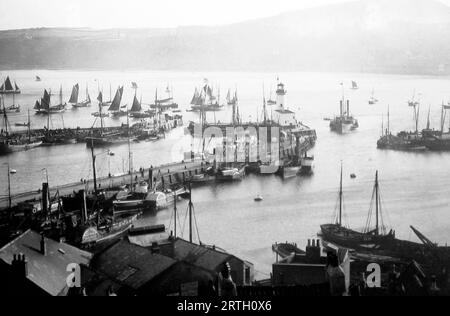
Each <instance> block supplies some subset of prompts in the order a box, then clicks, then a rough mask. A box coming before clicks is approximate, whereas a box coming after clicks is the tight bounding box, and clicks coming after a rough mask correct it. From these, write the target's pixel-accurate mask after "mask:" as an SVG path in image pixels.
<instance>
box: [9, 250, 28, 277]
mask: <svg viewBox="0 0 450 316" xmlns="http://www.w3.org/2000/svg"><path fill="white" fill-rule="evenodd" d="M11 267H12V270H13V273H14V276H13V277H19V278H26V277H28V262H27V261H26V260H25V255H23V254H19V255H14V256H13V261H12V262H11Z"/></svg>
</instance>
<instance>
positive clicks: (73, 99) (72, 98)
mask: <svg viewBox="0 0 450 316" xmlns="http://www.w3.org/2000/svg"><path fill="white" fill-rule="evenodd" d="M79 91H80V86H79V85H78V83H77V84H76V85H74V86H73V88H72V94H71V95H70V100H69V103H71V104H72V107H74V108H86V107H88V106H91V97H90V96H89V91H88V87H87V85H86V99H85V100H84V101H81V102H78V95H79Z"/></svg>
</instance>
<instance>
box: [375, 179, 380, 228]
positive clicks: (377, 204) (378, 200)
mask: <svg viewBox="0 0 450 316" xmlns="http://www.w3.org/2000/svg"><path fill="white" fill-rule="evenodd" d="M378 187H379V185H378V170H377V173H376V174H375V198H376V202H375V204H376V230H375V234H376V235H377V236H378V235H379V223H378V221H379V219H378V218H379V216H378V212H379V211H380V208H379V205H380V195H379V190H378Z"/></svg>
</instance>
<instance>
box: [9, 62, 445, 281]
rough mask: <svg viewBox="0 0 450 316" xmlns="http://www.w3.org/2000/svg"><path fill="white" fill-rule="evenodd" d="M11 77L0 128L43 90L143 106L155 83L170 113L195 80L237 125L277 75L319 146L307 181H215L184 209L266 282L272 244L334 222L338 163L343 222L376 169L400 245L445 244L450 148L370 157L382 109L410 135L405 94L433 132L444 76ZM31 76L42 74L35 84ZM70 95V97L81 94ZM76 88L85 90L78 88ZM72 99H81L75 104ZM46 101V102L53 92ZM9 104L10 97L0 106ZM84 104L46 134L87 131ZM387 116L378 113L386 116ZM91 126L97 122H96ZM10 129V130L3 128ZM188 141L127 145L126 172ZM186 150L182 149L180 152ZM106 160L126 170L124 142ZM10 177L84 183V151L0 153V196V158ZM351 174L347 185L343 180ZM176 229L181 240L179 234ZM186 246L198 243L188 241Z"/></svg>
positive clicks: (356, 217)
mask: <svg viewBox="0 0 450 316" xmlns="http://www.w3.org/2000/svg"><path fill="white" fill-rule="evenodd" d="M1 75H2V76H6V75H9V76H10V77H11V78H13V79H15V80H16V81H17V83H18V85H19V86H20V87H21V89H22V91H23V93H22V94H21V95H19V96H17V98H16V102H17V103H19V104H20V105H21V106H22V113H20V114H12V115H10V118H9V119H10V122H11V125H14V123H16V122H25V121H26V120H27V118H26V116H27V111H26V109H27V108H30V109H32V107H33V105H34V102H35V100H36V99H37V98H39V97H40V96H41V95H42V92H43V89H44V88H47V89H51V90H52V91H53V92H54V93H56V92H57V91H58V90H59V87H60V85H61V84H62V86H63V91H64V99H65V100H67V99H68V98H69V95H70V91H71V87H72V85H73V84H75V83H79V84H80V85H81V87H82V88H83V89H84V87H85V86H86V85H88V86H89V91H90V93H91V99H93V100H94V99H95V98H96V96H97V93H98V87H100V88H103V92H104V95H105V98H106V99H108V98H109V84H110V83H111V85H112V87H113V91H112V94H114V92H115V88H116V87H117V86H118V85H124V86H125V95H124V98H123V102H124V103H128V104H131V102H132V97H133V93H134V92H133V90H132V89H131V82H132V81H135V82H137V84H138V86H139V89H138V91H137V95H138V98H139V97H140V96H141V95H142V100H143V102H144V103H151V102H152V100H153V99H154V96H155V89H156V88H158V91H159V95H164V90H165V88H166V86H167V85H168V84H169V85H170V86H172V87H173V92H174V97H175V99H176V101H177V102H178V103H179V104H180V107H181V109H183V112H184V110H186V109H188V108H189V105H188V104H189V102H190V100H191V98H192V94H193V91H194V88H195V87H196V86H199V85H201V84H202V83H203V79H204V78H208V79H209V82H210V83H212V84H214V85H215V86H219V85H220V88H221V91H222V98H224V97H225V95H226V92H227V89H228V88H231V89H234V88H235V87H237V88H238V95H239V100H240V109H241V112H242V116H243V117H244V119H247V120H248V119H253V120H255V119H256V117H257V116H258V114H257V113H258V112H260V111H261V107H262V90H263V85H265V88H266V97H268V96H269V91H270V88H272V91H274V90H275V83H276V76H279V77H280V79H281V80H282V81H283V82H284V83H285V84H286V88H287V90H288V96H287V103H288V105H289V107H290V109H291V110H293V111H295V112H296V113H297V118H299V119H300V120H301V121H303V122H304V123H305V124H307V125H309V126H311V127H313V128H315V129H316V130H317V133H318V142H317V145H316V147H315V148H314V150H313V151H312V153H313V154H314V156H315V159H316V160H315V165H316V168H315V173H314V175H313V176H312V177H309V178H297V179H292V180H290V181H286V182H283V181H282V180H281V179H279V178H277V177H264V178H261V177H254V176H250V177H248V178H247V179H245V180H244V181H242V182H241V183H237V184H232V185H231V184H220V185H216V186H212V187H202V188H198V189H195V191H194V193H193V198H194V203H195V213H196V219H197V224H198V230H199V235H200V239H201V241H202V242H204V243H207V244H215V245H217V246H220V247H222V248H224V249H226V250H227V251H229V252H232V253H234V254H236V255H238V256H241V257H242V258H245V259H247V260H249V261H251V262H253V263H255V265H256V269H257V270H258V271H259V272H261V274H260V276H261V277H264V276H266V275H267V274H268V273H269V272H270V270H271V263H272V262H273V261H274V255H273V254H272V252H271V245H272V244H273V243H274V242H276V241H279V242H284V241H290V242H297V243H298V244H299V245H300V246H304V245H305V243H306V240H307V238H312V237H314V236H315V235H316V233H317V232H318V231H319V225H320V224H323V223H327V222H330V221H332V220H333V216H334V213H335V206H336V200H337V190H338V185H339V168H340V163H341V161H343V164H344V174H345V176H344V189H345V202H346V203H345V209H346V220H347V223H348V224H349V225H350V226H352V227H354V228H362V227H363V226H364V224H365V222H366V216H367V213H368V210H369V207H370V199H371V193H372V186H373V181H374V175H375V171H376V170H379V172H380V182H381V190H382V197H383V214H384V219H385V222H386V224H387V225H389V226H391V227H392V228H394V229H395V230H396V231H397V235H398V236H399V237H400V238H403V239H407V240H416V238H415V237H414V235H413V234H412V232H411V230H410V228H409V225H413V226H415V227H417V228H418V229H419V230H421V231H422V232H423V233H424V234H425V235H426V236H428V237H429V238H430V239H431V240H433V241H436V242H439V243H441V244H444V243H446V242H447V241H450V231H449V227H450V216H449V212H450V208H449V202H450V194H449V191H450V153H402V152H393V151H379V150H377V149H376V141H377V139H378V137H379V135H380V133H381V122H382V114H383V113H386V112H387V107H388V105H389V106H390V113H391V129H392V130H393V131H399V130H403V129H413V127H414V123H413V115H412V111H411V109H410V108H408V106H407V104H406V102H407V100H408V99H409V98H411V97H412V95H413V93H414V91H416V93H415V94H416V98H420V99H421V102H422V112H421V126H422V127H424V126H425V124H426V116H427V112H428V108H429V107H430V108H431V123H432V125H433V126H434V127H435V128H438V126H439V121H440V107H439V105H440V104H442V102H443V101H447V100H448V99H450V78H443V77H439V78H436V77H415V76H394V75H369V74H367V75H366V74H324V73H282V74H267V73H229V72H226V73H188V72H147V71H146V72H105V71H48V70H33V71H8V72H1ZM35 75H39V76H40V77H41V78H42V81H41V82H35V81H34V77H35ZM350 80H356V81H357V82H358V83H359V85H360V89H359V90H357V91H353V90H349V89H348V86H349V85H350ZM341 82H344V84H345V86H346V87H347V89H346V90H345V93H346V95H347V96H348V98H349V99H350V100H351V111H352V112H353V114H354V115H355V116H356V117H357V118H358V119H359V121H360V128H359V130H358V131H356V132H355V133H353V134H349V135H344V136H341V135H336V134H332V133H331V132H330V131H329V128H328V122H326V121H324V120H323V118H324V117H332V116H333V115H334V114H335V113H337V112H338V101H339V99H340V97H341V95H342V90H341V86H340V85H339V83H341ZM83 89H81V90H83ZM372 89H374V90H375V96H376V97H377V98H378V99H379V100H380V102H379V104H377V105H375V106H370V105H368V102H367V100H368V99H369V97H370V95H371V92H372ZM83 92H84V91H83ZM83 92H82V93H81V97H84V95H83ZM55 98H56V97H55ZM11 102H12V98H11V97H10V96H9V97H7V98H6V105H8V104H9V103H11ZM94 111H96V109H95V107H92V108H88V109H79V110H68V111H67V112H66V113H65V114H64V115H63V116H61V115H54V116H52V119H51V124H52V127H53V128H60V127H63V126H65V127H76V126H80V127H90V126H92V125H93V124H94V118H93V117H92V116H91V115H90V113H91V112H94ZM31 113H32V125H33V127H36V128H37V127H43V126H44V125H45V124H46V118H45V117H39V116H36V115H34V114H33V112H31ZM184 116H185V122H187V121H189V120H190V119H193V120H196V119H198V118H197V116H196V114H194V113H184ZM230 117H231V109H225V110H224V111H222V112H220V113H216V114H215V115H214V114H211V113H210V114H208V120H210V121H213V120H217V121H228V120H229V119H230ZM385 121H386V115H385ZM120 123H121V121H116V120H112V119H107V120H106V124H107V125H110V126H112V125H119V124H120ZM95 124H98V122H96V123H95ZM13 128H14V126H13ZM187 144H189V141H188V140H187V139H186V137H185V136H184V131H183V129H182V128H181V129H177V130H174V131H172V132H171V133H169V134H168V135H167V138H166V139H164V140H161V141H158V142H155V143H139V144H133V145H132V151H133V165H134V166H135V168H139V167H141V166H145V167H148V166H150V165H157V164H161V163H167V162H170V161H179V160H181V159H182V157H183V156H182V153H183V151H185V150H186V146H187ZM188 148H189V147H188ZM112 150H113V151H114V152H115V153H116V155H115V156H114V157H107V156H106V155H102V154H101V152H99V154H100V155H99V158H98V168H99V173H100V175H107V174H108V172H110V171H111V173H113V174H118V173H122V172H124V171H126V169H127V168H128V167H127V166H128V158H127V157H128V149H127V146H122V147H115V148H113V149H112ZM7 162H9V164H10V165H11V168H14V169H16V170H17V171H18V173H17V174H16V175H14V176H13V177H12V188H13V193H17V192H23V191H27V190H31V189H37V188H39V186H40V183H41V182H42V181H43V180H44V179H45V171H43V170H44V169H47V170H48V175H49V179H50V183H51V185H52V186H57V185H62V184H64V183H67V182H76V181H79V180H80V179H81V178H88V177H90V174H91V172H92V170H91V160H90V152H89V150H87V149H86V148H85V146H84V145H82V144H77V145H70V146H62V147H48V148H37V149H35V150H32V151H29V152H22V153H15V154H12V155H9V156H6V157H0V168H1V173H2V176H1V177H2V179H4V181H2V182H1V183H0V192H1V193H0V194H1V195H5V194H6V190H7V189H6V175H7V173H6V172H7V170H6V166H5V163H7ZM351 173H355V174H356V175H357V178H356V179H354V180H352V179H350V174H351ZM257 194H261V195H263V197H264V201H263V202H262V203H255V202H254V201H253V199H254V197H255V196H256V195H257ZM179 209H180V213H181V214H180V226H181V227H180V228H179V230H183V229H182V228H183V223H184V221H185V211H186V204H185V203H182V204H181V205H179ZM171 217H172V211H171V210H167V211H162V212H160V213H158V214H157V215H156V216H155V215H147V216H146V217H145V218H144V219H143V221H142V222H141V224H152V223H164V224H166V225H167V226H169V225H171V226H172V227H171V228H172V229H173V220H172V218H171ZM187 236H188V234H187V226H186V227H185V229H184V237H186V238H187ZM196 239H197V238H196Z"/></svg>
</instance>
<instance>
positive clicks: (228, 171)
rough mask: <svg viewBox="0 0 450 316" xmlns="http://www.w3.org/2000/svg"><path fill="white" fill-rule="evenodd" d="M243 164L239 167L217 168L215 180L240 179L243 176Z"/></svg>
mask: <svg viewBox="0 0 450 316" xmlns="http://www.w3.org/2000/svg"><path fill="white" fill-rule="evenodd" d="M245 168H246V167H245V166H243V167H241V168H239V169H238V168H223V169H219V170H218V172H217V175H216V181H219V182H227V181H241V180H242V179H243V178H244V176H245Z"/></svg>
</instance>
